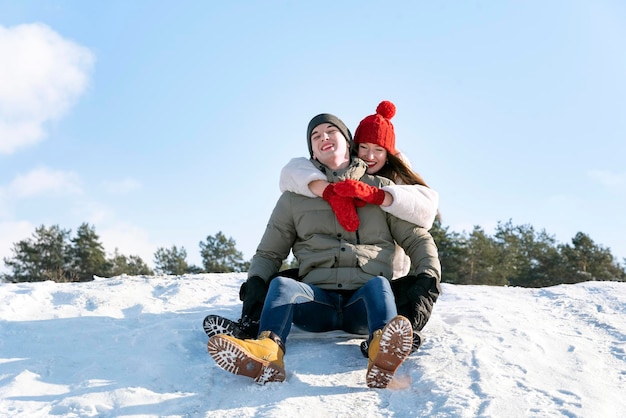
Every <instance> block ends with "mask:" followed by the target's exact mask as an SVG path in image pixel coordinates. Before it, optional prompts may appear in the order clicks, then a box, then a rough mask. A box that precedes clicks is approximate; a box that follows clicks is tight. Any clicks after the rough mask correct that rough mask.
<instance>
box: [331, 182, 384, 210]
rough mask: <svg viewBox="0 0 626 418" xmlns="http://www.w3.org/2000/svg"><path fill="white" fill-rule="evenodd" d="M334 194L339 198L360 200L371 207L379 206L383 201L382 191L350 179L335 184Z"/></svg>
mask: <svg viewBox="0 0 626 418" xmlns="http://www.w3.org/2000/svg"><path fill="white" fill-rule="evenodd" d="M335 193H337V194H338V195H339V196H344V197H354V198H356V199H361V200H363V201H364V202H367V203H371V204H373V205H380V204H381V203H383V201H384V200H385V192H384V191H383V190H382V189H379V188H378V187H374V186H370V185H369V184H365V183H363V182H362V181H356V180H351V179H348V180H344V181H342V182H339V183H335Z"/></svg>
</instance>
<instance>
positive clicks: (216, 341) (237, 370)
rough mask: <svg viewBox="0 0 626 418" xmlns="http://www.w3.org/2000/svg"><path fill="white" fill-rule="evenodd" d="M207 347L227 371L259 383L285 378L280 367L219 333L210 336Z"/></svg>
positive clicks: (278, 380)
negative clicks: (254, 354)
mask: <svg viewBox="0 0 626 418" xmlns="http://www.w3.org/2000/svg"><path fill="white" fill-rule="evenodd" d="M207 348H208V350H209V354H210V355H211V357H213V360H215V363H217V365H218V366H219V367H221V368H222V369H224V370H226V371H227V372H229V373H232V374H236V375H239V376H246V377H249V378H251V379H253V380H254V381H255V382H256V383H258V384H260V385H264V384H266V383H267V382H282V381H284V380H285V370H284V369H283V368H282V367H280V366H278V365H276V364H273V363H270V362H269V361H267V360H263V359H261V358H258V357H255V356H253V355H252V354H250V353H249V352H247V351H246V350H244V349H243V348H241V347H239V346H238V345H237V344H234V343H233V342H232V341H230V340H228V339H226V338H222V337H221V336H220V335H216V336H214V337H211V339H210V340H209V343H208V344H207Z"/></svg>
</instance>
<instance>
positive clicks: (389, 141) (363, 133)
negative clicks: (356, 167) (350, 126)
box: [354, 100, 398, 155]
mask: <svg viewBox="0 0 626 418" xmlns="http://www.w3.org/2000/svg"><path fill="white" fill-rule="evenodd" d="M395 114H396V105H394V104H393V103H391V102H390V101H388V100H384V101H382V102H380V103H379V104H378V106H377V107H376V113H375V114H374V115H369V116H366V117H365V118H364V119H363V120H362V121H361V123H359V126H358V127H357V128H356V131H355V132H354V142H355V143H356V144H361V143H365V142H367V143H371V144H376V145H380V146H381V147H383V148H385V149H386V150H387V152H390V153H391V154H393V155H396V154H398V151H397V150H396V134H395V132H394V130H393V124H392V123H391V118H393V117H394V116H395Z"/></svg>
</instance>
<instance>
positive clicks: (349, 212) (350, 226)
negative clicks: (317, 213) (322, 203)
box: [322, 183, 359, 231]
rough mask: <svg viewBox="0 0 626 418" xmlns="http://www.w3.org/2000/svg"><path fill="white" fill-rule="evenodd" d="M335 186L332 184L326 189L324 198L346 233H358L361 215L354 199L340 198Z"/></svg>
mask: <svg viewBox="0 0 626 418" xmlns="http://www.w3.org/2000/svg"><path fill="white" fill-rule="evenodd" d="M334 188H335V184H334V183H331V184H329V185H328V186H326V188H325V189H324V193H323V194H322V198H323V199H324V200H326V201H327V202H328V203H329V204H330V207H331V208H332V209H333V212H335V216H336V217H337V221H339V224H340V225H341V226H343V228H344V229H345V230H346V231H356V230H357V229H358V228H359V215H358V214H357V213H356V206H355V203H354V199H353V198H352V197H345V196H339V195H338V194H337V193H335V190H334Z"/></svg>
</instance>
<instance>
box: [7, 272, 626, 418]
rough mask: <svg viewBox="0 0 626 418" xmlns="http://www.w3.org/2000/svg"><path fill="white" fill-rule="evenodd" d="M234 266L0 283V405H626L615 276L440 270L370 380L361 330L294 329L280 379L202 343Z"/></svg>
mask: <svg viewBox="0 0 626 418" xmlns="http://www.w3.org/2000/svg"><path fill="white" fill-rule="evenodd" d="M244 278H245V274H200V275H188V276H181V277H174V276H165V277H126V276H120V277H113V278H106V279H104V278H102V279H97V280H95V281H93V282H89V283H72V284H57V283H53V282H44V283H24V284H7V283H3V284H0V416H2V417H5V416H6V417H9V416H10V417H29V418H30V417H44V416H55V417H121V416H181V417H182V416H184V417H196V416H198V417H204V416H206V417H253V416H254V417H258V416H262V417H281V418H283V417H294V416H303V417H304V416H307V417H308V416H317V417H353V416H354V417H357V416H370V417H389V416H396V417H417V416H438V417H475V416H487V417H527V416H535V417H560V416H567V417H624V416H626V397H625V396H624V393H625V392H624V387H626V315H625V314H626V283H615V282H589V283H581V284H577V285H561V286H556V287H551V288H544V289H522V288H503V287H486V286H455V285H447V284H444V285H443V290H444V294H443V295H442V297H441V298H440V300H439V302H438V303H437V305H436V306H435V312H434V314H433V317H432V319H431V321H430V322H429V324H428V325H427V327H426V329H425V330H424V334H425V337H426V342H425V344H424V345H423V346H422V348H421V349H420V351H419V352H418V353H416V354H413V355H412V356H411V357H409V359H408V360H407V361H406V362H405V363H404V364H403V365H402V366H401V367H400V369H399V370H398V373H397V374H396V380H395V381H394V382H393V387H392V388H390V389H385V390H374V389H368V388H367V386H366V385H365V368H366V365H367V361H366V360H365V359H364V358H363V357H362V356H361V354H360V352H359V348H358V344H359V342H360V339H359V338H357V337H356V336H351V335H345V334H342V333H328V334H322V335H319V334H307V333H304V332H301V331H295V332H293V333H292V335H291V336H290V338H289V339H288V341H287V355H286V356H285V365H286V370H287V380H286V381H285V382H283V383H270V384H267V385H265V386H259V385H256V384H254V383H252V382H251V381H248V380H247V379H245V378H242V377H239V376H234V375H231V374H229V373H226V372H224V371H223V370H221V369H219V368H218V367H217V366H216V365H215V364H214V363H213V361H212V360H211V358H210V357H209V355H208V354H207V352H206V342H207V338H206V335H205V334H204V332H203V330H202V327H201V322H202V319H203V318H204V316H205V315H206V314H208V313H216V314H221V315H224V316H228V317H230V318H233V319H235V318H237V317H238V315H239V312H240V309H241V306H240V302H239V300H238V297H237V295H238V289H239V285H240V284H241V282H242V281H243V280H244Z"/></svg>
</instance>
